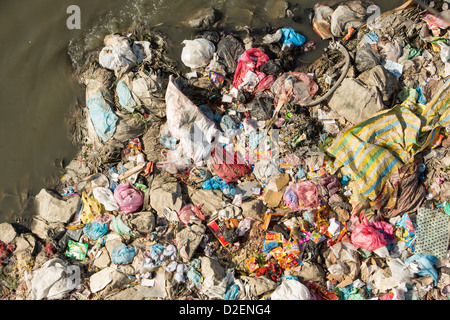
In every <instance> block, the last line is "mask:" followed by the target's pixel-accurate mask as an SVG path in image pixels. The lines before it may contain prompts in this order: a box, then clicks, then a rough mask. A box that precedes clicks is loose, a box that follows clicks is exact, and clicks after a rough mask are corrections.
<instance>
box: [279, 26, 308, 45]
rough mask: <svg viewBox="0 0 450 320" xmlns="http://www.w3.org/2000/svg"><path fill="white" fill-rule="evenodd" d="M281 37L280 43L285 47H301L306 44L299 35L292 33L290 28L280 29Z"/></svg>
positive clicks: (292, 30) (304, 39)
mask: <svg viewBox="0 0 450 320" xmlns="http://www.w3.org/2000/svg"><path fill="white" fill-rule="evenodd" d="M281 33H282V37H281V41H282V42H283V45H287V46H291V45H294V46H301V45H303V44H304V43H305V42H306V38H305V37H304V36H302V35H301V34H300V33H297V32H295V31H294V29H291V28H283V29H281Z"/></svg>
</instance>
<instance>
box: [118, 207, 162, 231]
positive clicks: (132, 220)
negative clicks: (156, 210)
mask: <svg viewBox="0 0 450 320" xmlns="http://www.w3.org/2000/svg"><path fill="white" fill-rule="evenodd" d="M155 220H156V219H155V215H154V214H153V213H152V212H146V211H141V212H137V213H132V214H128V215H125V216H124V222H125V221H126V224H127V225H129V226H130V228H131V229H132V230H136V231H137V232H140V233H142V234H147V233H150V232H152V231H153V230H154V229H155V225H156V221H155Z"/></svg>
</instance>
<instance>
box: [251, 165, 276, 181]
mask: <svg viewBox="0 0 450 320" xmlns="http://www.w3.org/2000/svg"><path fill="white" fill-rule="evenodd" d="M279 169H280V166H279V164H278V163H276V162H274V161H271V160H261V161H258V162H257V163H256V164H255V166H254V168H253V175H254V176H255V178H256V179H257V180H258V181H259V182H261V183H262V184H267V183H269V181H270V180H271V179H272V178H274V177H275V176H276V175H278V173H279V172H280V170H279Z"/></svg>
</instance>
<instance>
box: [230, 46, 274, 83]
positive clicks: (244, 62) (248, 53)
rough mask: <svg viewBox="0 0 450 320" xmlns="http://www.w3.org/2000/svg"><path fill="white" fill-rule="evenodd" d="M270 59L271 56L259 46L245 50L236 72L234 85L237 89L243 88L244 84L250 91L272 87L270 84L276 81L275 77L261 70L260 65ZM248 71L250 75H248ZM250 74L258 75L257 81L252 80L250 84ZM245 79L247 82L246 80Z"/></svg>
mask: <svg viewBox="0 0 450 320" xmlns="http://www.w3.org/2000/svg"><path fill="white" fill-rule="evenodd" d="M269 60H270V59H269V56H268V55H266V54H265V53H264V52H262V51H261V50H260V49H258V48H250V49H247V50H245V52H244V53H243V54H242V56H241V58H240V59H239V61H238V64H237V67H236V71H235V73H234V79H233V87H235V88H236V89H241V84H242V85H245V87H246V89H247V90H249V91H253V90H264V89H268V88H270V85H271V84H272V83H273V81H275V77H274V76H271V75H266V74H265V73H263V72H260V71H259V67H261V66H262V65H264V64H265V63H266V62H268V61H269ZM249 72H250V73H249ZM248 73H249V75H247V74H248ZM250 75H254V76H256V83H253V82H252V83H251V84H250V79H248V78H249V76H250ZM246 77H247V79H246ZM244 79H245V80H246V82H244ZM252 80H253V79H252ZM243 83H244V84H243Z"/></svg>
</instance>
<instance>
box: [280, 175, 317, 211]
mask: <svg viewBox="0 0 450 320" xmlns="http://www.w3.org/2000/svg"><path fill="white" fill-rule="evenodd" d="M283 200H284V202H285V203H286V205H287V206H288V207H289V208H290V209H292V210H295V211H300V210H308V209H312V208H315V207H318V206H319V205H320V201H319V190H318V189H317V186H316V185H315V184H314V183H312V182H309V181H305V182H300V183H295V184H292V185H290V186H288V187H287V188H286V191H285V192H284V194H283Z"/></svg>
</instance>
